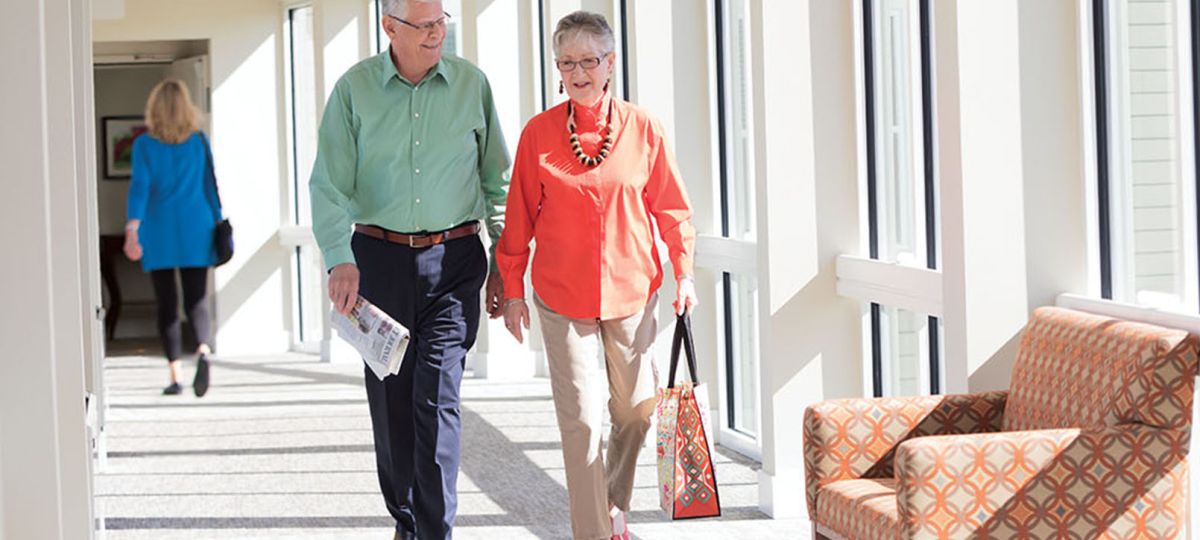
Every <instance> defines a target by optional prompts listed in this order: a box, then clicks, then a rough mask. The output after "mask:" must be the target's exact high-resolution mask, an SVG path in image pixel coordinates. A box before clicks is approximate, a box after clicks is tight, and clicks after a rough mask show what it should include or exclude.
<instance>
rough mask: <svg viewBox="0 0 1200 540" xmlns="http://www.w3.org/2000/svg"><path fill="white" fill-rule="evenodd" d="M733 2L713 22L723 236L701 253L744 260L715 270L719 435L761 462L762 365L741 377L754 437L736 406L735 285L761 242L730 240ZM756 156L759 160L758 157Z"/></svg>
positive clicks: (721, 1) (706, 242) (754, 332)
mask: <svg viewBox="0 0 1200 540" xmlns="http://www.w3.org/2000/svg"><path fill="white" fill-rule="evenodd" d="M730 1H741V0H712V4H711V10H710V14H711V15H712V20H713V23H712V25H711V26H710V32H712V34H711V36H712V41H711V43H712V44H713V51H712V53H713V54H712V56H711V58H714V59H715V63H714V69H713V70H711V71H710V74H711V76H713V77H714V79H715V80H714V82H715V87H716V90H717V91H716V92H715V93H714V95H713V100H714V103H715V106H714V108H713V112H714V114H715V117H716V119H717V122H716V137H715V139H716V149H715V150H716V154H717V158H718V159H717V160H716V162H715V164H714V166H715V171H714V172H715V175H714V176H715V178H716V180H717V182H716V186H715V187H716V191H717V193H716V195H717V197H715V200H716V202H717V204H718V205H719V207H718V210H719V211H718V212H716V214H717V215H716V216H714V217H716V218H718V219H717V221H718V222H717V223H714V225H715V226H718V227H719V232H720V236H719V237H709V238H705V237H702V238H700V239H699V241H698V245H697V247H698V251H706V252H710V253H712V254H714V255H717V256H719V255H720V254H726V255H728V256H730V257H731V258H732V259H739V260H740V262H741V263H742V264H722V265H719V266H718V267H714V268H713V270H714V275H715V277H716V284H715V290H714V292H715V293H716V298H717V299H718V306H717V313H718V317H719V319H718V328H719V330H720V332H719V336H718V340H717V345H718V351H720V354H722V356H723V359H722V360H721V361H720V362H719V363H718V374H719V375H718V379H719V380H718V383H719V384H718V385H717V387H718V392H717V393H718V396H719V399H718V403H719V407H720V408H721V409H722V410H721V412H722V413H723V414H721V415H719V416H720V418H721V421H720V423H719V429H718V431H719V437H720V441H721V444H722V445H725V446H728V447H730V448H732V449H734V450H736V451H738V452H740V453H742V454H745V455H747V456H750V457H753V458H755V459H757V458H758V457H759V456H760V455H761V447H762V446H761V445H762V402H761V388H762V380H761V365H757V364H756V366H757V368H756V369H754V370H752V371H753V372H752V373H742V374H741V377H743V378H744V377H753V378H755V381H754V384H755V387H756V388H757V389H758V391H757V392H756V395H753V396H746V399H751V400H754V409H755V418H754V420H753V422H752V424H753V426H751V427H752V428H753V430H754V432H753V433H750V432H747V431H745V430H743V429H740V428H739V427H737V426H738V423H739V422H738V419H739V418H740V416H739V414H740V412H741V411H739V410H738V408H737V406H736V404H737V403H738V399H739V389H738V386H739V382H740V379H738V378H736V377H734V374H735V373H740V371H739V370H740V366H739V365H738V363H739V362H738V356H739V350H740V347H739V345H741V343H740V342H739V339H740V336H738V335H734V333H733V332H734V331H735V329H736V328H737V325H736V324H735V320H734V319H735V314H734V313H733V309H734V305H735V298H734V284H733V282H734V280H735V274H737V275H744V274H749V275H750V276H751V277H752V278H754V279H755V280H757V277H756V276H755V275H754V268H755V265H753V264H747V263H746V262H745V261H747V260H753V257H752V256H751V255H752V254H753V253H754V252H755V251H756V249H757V243H756V242H755V241H753V240H745V239H740V238H731V237H730V229H731V220H730V214H731V211H730V204H731V203H732V201H731V197H730V191H731V189H732V188H733V186H732V184H731V182H732V178H731V172H730V168H731V164H730V160H731V159H732V158H731V156H730V151H729V145H730V137H729V135H728V131H727V130H728V129H730V126H731V122H730V116H731V114H732V112H731V111H730V104H729V101H730V99H731V98H730V92H729V84H727V80H726V79H728V78H729V77H730V73H729V66H728V64H729V62H728V60H729V58H728V54H727V47H728V45H729V43H728V40H729V37H730V36H729V34H728V33H727V29H728V20H727V16H728V11H727V10H728V5H727V3H728V2H730ZM750 61H751V63H752V62H753V60H752V59H751V60H750ZM747 75H748V76H751V77H752V76H753V75H752V74H750V73H747ZM752 82H753V81H751V83H752ZM747 113H751V111H749V110H748V111H747ZM751 114H752V113H751ZM751 155H753V154H752V152H751ZM751 187H753V186H751ZM702 246H703V247H702ZM736 254H740V255H736ZM754 290H755V295H756V301H754V302H752V304H753V305H754V306H757V305H758V303H759V301H758V299H757V294H758V287H757V285H755V287H754ZM747 308H748V309H755V310H757V309H758V308H757V307H751V306H747ZM754 320H755V324H754V326H753V327H752V328H750V329H748V330H747V333H748V334H749V335H751V336H752V339H753V340H754V343H752V344H751V348H752V350H754V351H759V350H760V345H761V344H760V343H758V341H759V339H760V335H759V327H758V324H759V323H758V313H757V312H756V313H755V317H754ZM755 354H757V353H755ZM760 356H761V355H760Z"/></svg>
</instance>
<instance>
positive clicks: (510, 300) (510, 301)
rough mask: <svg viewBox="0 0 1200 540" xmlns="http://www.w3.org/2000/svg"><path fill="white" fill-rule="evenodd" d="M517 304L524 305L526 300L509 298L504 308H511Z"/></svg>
mask: <svg viewBox="0 0 1200 540" xmlns="http://www.w3.org/2000/svg"><path fill="white" fill-rule="evenodd" d="M517 302H520V303H522V304H524V303H525V299H524V298H509V299H508V300H505V301H504V307H508V306H511V305H513V304H516V303H517Z"/></svg>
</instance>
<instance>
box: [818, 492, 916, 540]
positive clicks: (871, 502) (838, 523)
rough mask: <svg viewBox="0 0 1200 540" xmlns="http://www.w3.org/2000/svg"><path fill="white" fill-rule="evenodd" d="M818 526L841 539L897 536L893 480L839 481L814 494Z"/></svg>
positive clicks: (897, 516)
mask: <svg viewBox="0 0 1200 540" xmlns="http://www.w3.org/2000/svg"><path fill="white" fill-rule="evenodd" d="M817 516H818V517H817V525H818V526H819V527H820V528H821V529H822V530H825V531H827V532H832V533H834V535H836V536H840V537H842V538H853V539H855V540H871V539H876V538H879V539H884V538H886V539H888V540H894V539H896V538H899V534H900V519H899V515H898V514H897V511H896V480H895V479H892V478H872V479H862V480H839V481H837V482H833V483H831V484H826V485H825V486H824V487H822V488H821V491H820V492H818V494H817Z"/></svg>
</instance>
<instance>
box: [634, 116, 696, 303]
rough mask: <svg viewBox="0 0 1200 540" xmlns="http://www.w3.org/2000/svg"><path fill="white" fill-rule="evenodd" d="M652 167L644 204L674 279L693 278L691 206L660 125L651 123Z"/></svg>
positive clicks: (693, 243) (694, 236)
mask: <svg viewBox="0 0 1200 540" xmlns="http://www.w3.org/2000/svg"><path fill="white" fill-rule="evenodd" d="M650 139H651V140H650V145H651V148H652V149H653V150H652V151H651V156H650V157H651V160H652V163H651V167H650V176H649V179H648V181H647V182H646V201H647V203H649V208H650V213H651V214H653V215H654V220H655V221H656V222H657V223H658V234H659V236H661V237H662V239H663V242H665V243H666V244H667V250H668V252H669V256H670V258H671V266H673V267H674V269H675V279H676V280H678V279H680V278H682V277H683V276H691V275H694V271H695V269H694V263H693V256H694V254H695V251H696V229H695V228H694V227H693V226H692V204H691V202H690V201H688V196H687V191H686V189H685V188H684V185H683V177H682V176H681V175H680V174H679V167H678V166H677V165H676V163H675V154H674V152H672V151H671V148H670V146H669V145H668V144H667V140H666V138H665V137H664V136H663V128H662V125H661V124H660V123H659V122H658V121H657V120H655V121H653V122H652V123H651V129H650Z"/></svg>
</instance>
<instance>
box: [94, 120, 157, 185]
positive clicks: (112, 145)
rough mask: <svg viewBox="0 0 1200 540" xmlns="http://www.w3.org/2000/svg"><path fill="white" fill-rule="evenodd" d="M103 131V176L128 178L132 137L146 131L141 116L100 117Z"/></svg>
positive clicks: (130, 166)
mask: <svg viewBox="0 0 1200 540" xmlns="http://www.w3.org/2000/svg"><path fill="white" fill-rule="evenodd" d="M100 122H101V124H102V130H101V132H102V133H103V137H104V139H103V146H102V148H103V150H102V151H103V152H104V177H105V178H108V179H110V180H118V179H123V178H129V176H130V173H132V171H133V139H135V138H137V136H138V135H141V134H142V133H144V132H145V131H146V122H145V120H144V119H143V118H142V117H141V116H105V117H104V118H101V119H100Z"/></svg>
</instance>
